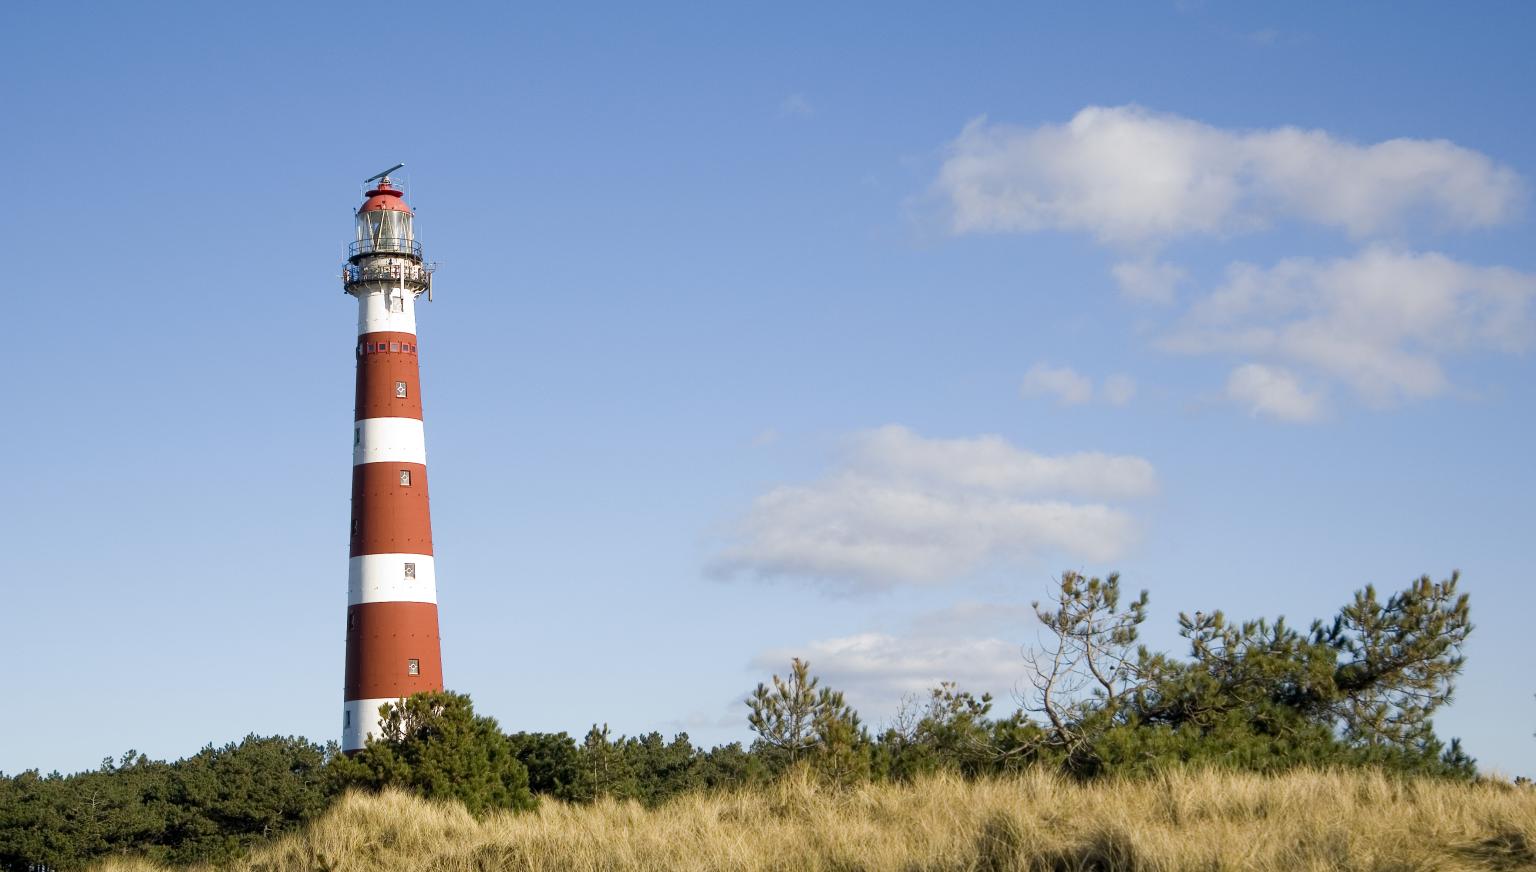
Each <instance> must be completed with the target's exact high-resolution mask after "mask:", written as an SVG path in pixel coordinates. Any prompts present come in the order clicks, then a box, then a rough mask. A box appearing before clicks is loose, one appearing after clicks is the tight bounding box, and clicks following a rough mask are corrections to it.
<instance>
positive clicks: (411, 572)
mask: <svg viewBox="0 0 1536 872" xmlns="http://www.w3.org/2000/svg"><path fill="white" fill-rule="evenodd" d="M405 580H406V581H415V580H416V564H414V563H407V564H406V565H405Z"/></svg>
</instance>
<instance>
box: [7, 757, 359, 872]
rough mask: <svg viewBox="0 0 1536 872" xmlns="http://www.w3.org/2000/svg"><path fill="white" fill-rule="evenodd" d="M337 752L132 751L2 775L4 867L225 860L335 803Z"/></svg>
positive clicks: (63, 866)
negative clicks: (164, 755)
mask: <svg viewBox="0 0 1536 872" xmlns="http://www.w3.org/2000/svg"><path fill="white" fill-rule="evenodd" d="M329 754H330V750H329V749H327V748H325V747H322V746H320V745H316V744H313V743H310V742H307V741H305V740H303V739H299V738H294V737H282V736H272V737H259V736H247V737H246V738H245V739H244V740H243V741H242V742H240V743H239V744H228V745H224V746H223V747H219V748H215V747H213V746H209V747H207V748H204V749H203V750H202V751H200V752H198V753H197V754H195V755H193V756H191V757H188V758H186V759H184V760H178V761H176V762H175V763H164V762H159V761H153V760H150V759H149V758H147V757H145V756H144V755H142V754H138V753H136V752H133V751H129V752H128V753H126V754H124V755H123V756H122V757H121V758H120V759H119V760H118V761H116V762H114V761H112V760H111V759H107V760H105V761H103V762H102V765H101V767H100V768H98V769H96V770H95V771H92V772H82V773H79V774H77V775H70V776H62V775H59V774H58V773H53V774H51V775H48V776H40V775H39V774H38V773H37V772H35V771H30V772H23V773H21V774H20V775H16V776H14V777H10V778H3V777H0V869H4V870H7V872H10V870H16V872H21V870H26V872H32V870H36V869H39V868H49V869H73V868H79V867H81V866H84V865H86V864H87V863H89V862H91V861H92V860H95V859H97V858H100V857H104V856H106V855H108V854H121V853H132V854H140V855H143V856H146V857H149V858H151V859H155V860H159V861H163V862H169V863H192V862H223V861H226V860H229V859H231V858H233V857H236V856H238V855H240V854H241V853H243V852H244V851H245V850H246V849H247V848H249V847H250V846H251V845H252V844H254V843H255V842H257V841H259V840H261V839H263V838H266V837H269V836H273V835H276V834H279V833H282V832H286V831H289V830H292V829H295V828H297V827H299V826H300V825H302V824H304V823H305V822H307V821H309V820H311V819H313V818H314V817H316V816H317V815H319V814H320V812H322V811H324V810H325V808H326V807H327V806H328V805H329V803H330V801H331V799H332V798H333V792H332V789H331V784H330V782H329V779H328V778H327V777H326V775H325V762H326V760H327V758H328V756H329Z"/></svg>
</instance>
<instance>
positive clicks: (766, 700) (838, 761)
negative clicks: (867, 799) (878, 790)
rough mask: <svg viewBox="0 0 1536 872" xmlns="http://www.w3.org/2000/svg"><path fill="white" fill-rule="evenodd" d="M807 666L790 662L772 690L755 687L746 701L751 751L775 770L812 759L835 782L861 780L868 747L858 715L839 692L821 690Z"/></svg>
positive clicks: (798, 661)
mask: <svg viewBox="0 0 1536 872" xmlns="http://www.w3.org/2000/svg"><path fill="white" fill-rule="evenodd" d="M810 668H811V667H810V663H808V662H806V661H804V660H801V659H800V658H798V657H796V658H794V659H793V660H792V661H791V662H790V669H789V677H788V678H780V677H779V676H778V675H774V676H773V678H772V681H773V688H772V689H769V687H768V686H767V685H766V684H761V683H760V684H758V685H757V689H756V690H754V691H753V692H752V696H751V697H750V698H748V699H747V708H748V715H747V723H748V724H749V725H750V726H751V727H752V730H753V732H755V733H757V735H758V744H757V748H756V750H757V751H758V753H760V754H761V755H762V756H764V757H765V758H766V759H768V760H769V761H770V763H772V764H775V765H776V768H783V767H784V766H786V765H787V766H794V765H795V764H796V763H798V762H800V761H801V760H802V759H811V758H814V759H813V763H814V765H815V767H816V768H817V769H818V770H819V771H821V772H822V773H823V774H825V775H827V776H829V777H831V778H833V779H834V780H837V781H849V780H853V779H857V778H861V777H867V776H868V774H869V772H870V763H871V757H872V747H871V743H870V740H869V735H868V733H867V732H866V731H865V729H864V728H863V726H862V725H861V724H860V723H859V716H858V714H857V713H856V712H855V711H854V710H853V708H852V707H851V706H849V705H848V704H847V703H846V702H845V701H844V699H843V694H842V693H841V692H840V691H835V690H831V689H830V688H825V687H821V686H820V684H821V680H820V679H819V678H817V677H815V676H812V675H811V674H810Z"/></svg>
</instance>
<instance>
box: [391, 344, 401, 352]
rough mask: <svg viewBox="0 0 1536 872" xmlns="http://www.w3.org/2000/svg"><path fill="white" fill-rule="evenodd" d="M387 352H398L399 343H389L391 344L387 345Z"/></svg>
mask: <svg viewBox="0 0 1536 872" xmlns="http://www.w3.org/2000/svg"><path fill="white" fill-rule="evenodd" d="M389 350H390V351H399V350H400V343H398V342H391V343H389Z"/></svg>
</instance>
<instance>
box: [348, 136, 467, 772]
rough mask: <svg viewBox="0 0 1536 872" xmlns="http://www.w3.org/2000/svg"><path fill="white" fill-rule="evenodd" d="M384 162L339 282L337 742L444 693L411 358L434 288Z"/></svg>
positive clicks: (362, 735) (417, 388)
mask: <svg viewBox="0 0 1536 872" xmlns="http://www.w3.org/2000/svg"><path fill="white" fill-rule="evenodd" d="M396 169H399V166H395V167H391V168H390V169H389V170H386V171H385V172H384V173H380V174H379V175H377V176H374V177H373V178H372V179H369V180H368V181H369V182H375V181H376V182H377V185H376V186H375V187H374V188H373V189H372V190H369V191H368V193H367V200H366V201H365V202H364V203H363V205H362V206H361V207H360V208H359V209H358V210H357V240H356V241H355V242H353V243H352V244H351V246H350V249H349V251H348V253H347V254H348V256H347V265H346V267H345V269H344V272H343V275H342V283H343V287H344V288H345V289H346V292H347V293H348V294H351V295H352V296H354V297H356V298H357V408H356V415H355V420H354V421H353V424H352V533H351V536H352V547H351V557H352V559H351V566H350V568H349V570H348V578H347V673H346V692H345V695H344V696H345V708H344V710H343V711H344V713H343V715H342V733H341V736H342V738H341V747H342V750H343V751H349V752H350V751H356V750H358V749H360V748H362V747H363V746H364V745H365V744H367V741H368V737H369V736H371V735H376V734H377V732H378V726H379V707H380V706H381V705H382V704H384V703H386V702H391V701H394V700H397V699H400V698H402V697H406V696H410V695H411V694H413V693H417V692H420V691H424V690H442V689H443V663H442V652H441V644H440V641H439V638H438V630H437V574H436V572H434V569H433V561H432V519H431V516H430V514H429V513H428V510H427V449H426V442H425V439H424V436H423V431H422V419H421V378H420V375H419V370H418V368H417V365H416V360H417V353H418V349H417V343H416V298H417V297H419V296H420V295H422V294H428V295H429V296H428V298H429V299H430V292H431V287H432V269H431V267H430V266H428V265H427V264H425V263H423V262H422V259H421V243H419V242H417V241H416V230H415V227H414V226H413V222H414V218H415V216H414V214H413V213H412V211H411V207H410V206H408V205H406V202H405V199H404V198H403V197H402V196H401V192H400V191H399V190H398V189H397V188H395V186H394V185H392V184H391V183H390V180H389V176H388V173H389V172H393V171H394V170H396Z"/></svg>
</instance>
